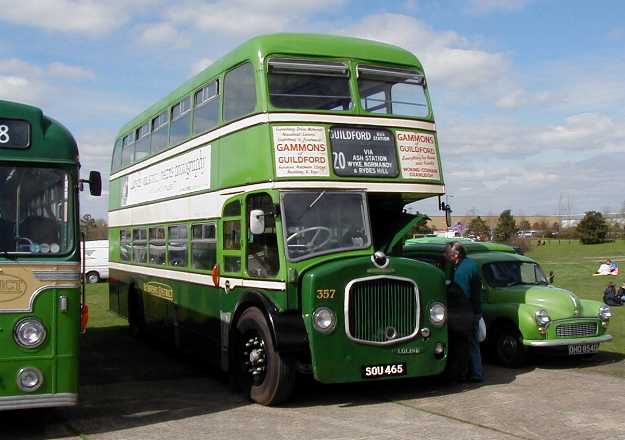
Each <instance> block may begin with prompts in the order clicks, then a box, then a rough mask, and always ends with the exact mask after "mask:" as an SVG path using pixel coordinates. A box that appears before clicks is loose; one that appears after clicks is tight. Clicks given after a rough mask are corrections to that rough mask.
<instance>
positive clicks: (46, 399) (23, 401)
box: [0, 393, 78, 411]
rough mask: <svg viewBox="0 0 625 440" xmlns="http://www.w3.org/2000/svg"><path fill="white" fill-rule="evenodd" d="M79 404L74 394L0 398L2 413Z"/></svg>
mask: <svg viewBox="0 0 625 440" xmlns="http://www.w3.org/2000/svg"><path fill="white" fill-rule="evenodd" d="M77 403H78V395H77V394H73V393H59V394H35V395H25V396H8V397H0V411H2V410H12V409H25V408H45V407H50V406H72V405H76V404H77Z"/></svg>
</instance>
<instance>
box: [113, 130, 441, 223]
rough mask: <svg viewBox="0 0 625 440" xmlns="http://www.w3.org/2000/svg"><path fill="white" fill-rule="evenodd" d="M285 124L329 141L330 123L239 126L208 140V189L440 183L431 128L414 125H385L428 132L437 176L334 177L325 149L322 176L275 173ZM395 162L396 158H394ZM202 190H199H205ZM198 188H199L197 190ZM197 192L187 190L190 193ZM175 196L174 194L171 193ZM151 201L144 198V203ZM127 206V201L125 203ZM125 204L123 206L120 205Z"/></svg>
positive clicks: (117, 189)
mask: <svg viewBox="0 0 625 440" xmlns="http://www.w3.org/2000/svg"><path fill="white" fill-rule="evenodd" d="M286 125H306V126H320V127H324V128H325V129H326V138H327V139H328V144H329V143H330V127H332V125H331V124H318V123H308V122H306V121H305V120H302V122H300V123H294V124H289V123H276V124H261V125H258V126H254V127H250V128H247V129H245V130H241V131H238V132H235V133H232V134H230V135H227V136H224V137H221V138H219V139H217V140H215V141H212V142H211V143H210V144H211V146H212V148H211V189H210V190H209V191H216V190H220V189H224V188H233V187H237V186H241V185H249V184H254V183H261V182H269V181H272V180H297V181H305V180H315V181H324V180H327V181H337V180H340V181H345V182H349V181H354V182H362V181H367V182H375V183H384V182H396V183H413V184H419V183H425V184H428V185H443V184H444V179H443V173H442V168H441V165H440V154H438V140H437V135H436V133H435V132H428V131H426V130H417V129H405V128H397V129H395V128H393V127H386V128H388V129H389V130H390V131H391V133H393V134H395V132H396V131H397V130H401V131H414V132H417V133H428V134H432V135H433V136H434V138H435V141H436V143H437V155H438V157H439V170H441V172H440V177H441V178H440V180H438V181H435V180H417V179H406V178H403V177H402V176H401V173H400V175H399V176H397V177H390V178H388V177H373V178H372V177H338V176H336V174H335V173H334V168H333V166H332V161H331V152H330V151H329V150H330V149H328V161H329V163H330V166H329V169H330V175H329V176H327V177H325V176H311V177H296V178H286V177H276V176H275V166H274V147H273V137H272V127H273V126H286ZM241 158H253V159H250V160H241ZM397 162H398V163H399V158H397ZM124 178H125V177H118V178H116V179H112V180H111V181H110V185H109V194H110V196H109V211H114V210H117V209H121V208H122V206H121V193H122V182H123V180H124ZM209 191H203V192H209ZM201 192H202V191H200V193H201ZM193 194H197V193H191V194H189V195H193ZM432 195H433V194H428V193H422V194H417V193H406V195H405V198H406V203H410V202H413V201H415V200H419V199H423V198H427V197H431V196H432ZM172 198H176V197H172ZM165 200H168V199H166V198H165V199H159V200H158V201H165ZM151 203H154V201H152V202H148V203H145V204H151ZM141 205H142V204H136V205H132V206H141ZM129 206H130V205H129ZM124 208H125V207H124Z"/></svg>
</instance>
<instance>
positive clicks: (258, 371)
mask: <svg viewBox="0 0 625 440" xmlns="http://www.w3.org/2000/svg"><path fill="white" fill-rule="evenodd" d="M266 363H267V355H266V353H265V341H263V340H262V338H260V337H258V336H252V337H249V338H248V339H247V341H246V342H245V344H244V349H243V368H244V371H246V372H247V373H248V374H249V375H250V376H251V378H252V382H254V384H256V385H257V384H259V383H261V382H262V381H263V380H264V378H265V372H266V370H267V366H266Z"/></svg>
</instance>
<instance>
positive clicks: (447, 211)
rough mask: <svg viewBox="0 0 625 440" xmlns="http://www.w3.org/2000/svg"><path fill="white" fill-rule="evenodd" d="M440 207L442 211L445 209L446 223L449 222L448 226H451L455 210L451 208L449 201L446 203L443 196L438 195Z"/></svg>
mask: <svg viewBox="0 0 625 440" xmlns="http://www.w3.org/2000/svg"><path fill="white" fill-rule="evenodd" d="M438 209H440V210H441V211H445V223H446V224H447V227H448V228H450V227H451V213H452V212H453V211H452V210H451V206H449V203H445V202H443V201H442V200H441V196H438Z"/></svg>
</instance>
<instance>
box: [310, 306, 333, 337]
mask: <svg viewBox="0 0 625 440" xmlns="http://www.w3.org/2000/svg"><path fill="white" fill-rule="evenodd" d="M313 325H314V326H315V330H317V331H318V332H321V333H331V332H332V331H333V330H334V327H336V314H335V313H334V311H333V310H332V309H329V308H327V307H319V308H318V309H316V310H315V311H314V312H313Z"/></svg>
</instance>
